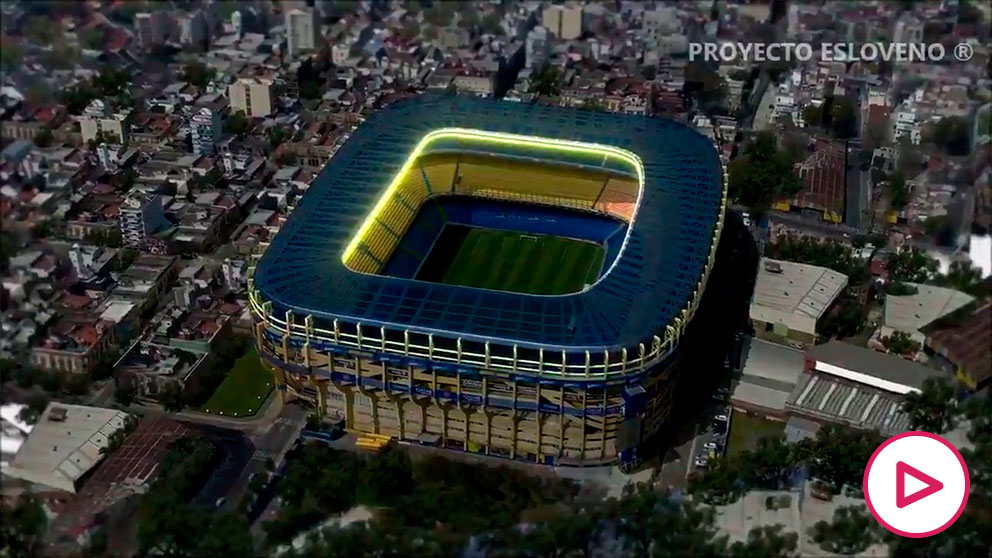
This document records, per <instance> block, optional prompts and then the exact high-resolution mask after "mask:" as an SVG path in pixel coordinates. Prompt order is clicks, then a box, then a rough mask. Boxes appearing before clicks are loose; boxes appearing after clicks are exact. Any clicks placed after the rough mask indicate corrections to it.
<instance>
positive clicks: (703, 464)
mask: <svg viewBox="0 0 992 558" xmlns="http://www.w3.org/2000/svg"><path fill="white" fill-rule="evenodd" d="M709 466H710V463H709V461H708V460H706V459H697V460H696V468H697V469H706V468H708V467H709Z"/></svg>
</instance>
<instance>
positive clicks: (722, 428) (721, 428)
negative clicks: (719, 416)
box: [713, 420, 727, 435]
mask: <svg viewBox="0 0 992 558" xmlns="http://www.w3.org/2000/svg"><path fill="white" fill-rule="evenodd" d="M713 432H715V433H717V434H721V435H723V434H726V433H727V423H726V422H724V421H721V420H715V421H713Z"/></svg>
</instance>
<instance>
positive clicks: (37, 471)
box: [4, 403, 127, 492]
mask: <svg viewBox="0 0 992 558" xmlns="http://www.w3.org/2000/svg"><path fill="white" fill-rule="evenodd" d="M63 415H64V416H63ZM126 417H127V413H124V412H122V411H117V410H114V409H103V408H100V407H86V406H83V405H67V404H64V403H51V404H49V405H48V408H46V409H45V412H44V413H42V415H41V417H40V418H39V419H38V422H37V423H36V424H35V425H34V428H33V429H32V430H31V434H30V435H28V438H27V440H25V441H24V444H23V445H21V447H20V449H19V450H18V451H17V454H16V455H15V456H14V460H13V461H12V462H11V463H10V467H8V468H7V470H6V471H4V472H5V473H6V474H7V475H9V476H11V477H13V478H18V479H22V480H26V481H29V482H33V483H37V484H43V485H45V486H50V487H52V488H57V489H60V490H65V491H68V492H75V491H76V481H77V480H79V478H80V477H82V476H83V475H84V474H86V472H87V471H89V470H90V469H92V468H93V466H94V465H96V464H97V463H98V462H99V461H100V460H101V459H102V458H103V454H101V453H100V449H101V448H105V447H106V446H107V442H108V438H109V437H110V435H111V434H113V433H114V432H115V431H116V430H118V429H119V428H122V427H123V426H124V420H125V418H126ZM60 419H61V420H60Z"/></svg>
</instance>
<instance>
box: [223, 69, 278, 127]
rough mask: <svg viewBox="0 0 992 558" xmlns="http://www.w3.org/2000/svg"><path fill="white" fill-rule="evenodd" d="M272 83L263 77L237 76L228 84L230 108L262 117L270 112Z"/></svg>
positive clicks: (251, 115)
mask: <svg viewBox="0 0 992 558" xmlns="http://www.w3.org/2000/svg"><path fill="white" fill-rule="evenodd" d="M274 94H275V92H274V84H273V82H272V81H271V80H268V79H263V78H239V79H238V80H237V81H236V82H234V83H232V84H231V85H230V86H228V89H227V95H228V97H230V99H231V110H232V111H233V112H238V111H242V112H244V113H245V115H246V116H249V117H252V118H262V117H265V116H268V115H270V114H272V111H273V104H272V101H273V96H274Z"/></svg>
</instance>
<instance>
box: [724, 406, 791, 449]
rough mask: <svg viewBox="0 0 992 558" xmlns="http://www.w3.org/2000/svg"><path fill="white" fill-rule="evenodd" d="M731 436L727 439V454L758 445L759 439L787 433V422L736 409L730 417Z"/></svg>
mask: <svg viewBox="0 0 992 558" xmlns="http://www.w3.org/2000/svg"><path fill="white" fill-rule="evenodd" d="M730 421H731V422H730V436H729V437H728V440H727V455H734V454H737V453H740V452H742V451H744V450H753V449H755V448H756V447H758V440H760V439H762V438H767V437H773V436H782V435H783V434H784V433H785V423H784V422H775V421H771V420H768V419H763V418H758V417H755V416H751V415H746V414H744V413H740V412H737V411H734V415H733V416H732V417H730Z"/></svg>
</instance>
